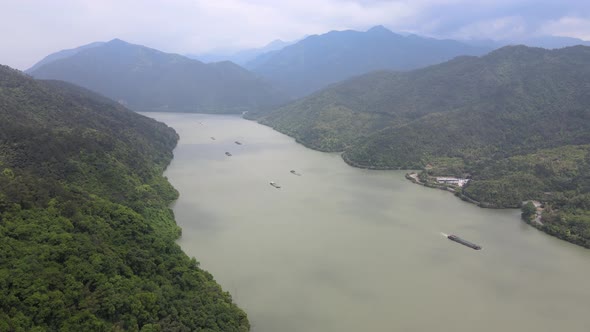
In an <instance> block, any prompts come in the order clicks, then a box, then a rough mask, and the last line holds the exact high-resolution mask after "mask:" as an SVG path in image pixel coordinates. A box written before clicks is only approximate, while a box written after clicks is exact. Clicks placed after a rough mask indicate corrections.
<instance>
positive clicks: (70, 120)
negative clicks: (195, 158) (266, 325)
mask: <svg viewBox="0 0 590 332" xmlns="http://www.w3.org/2000/svg"><path fill="white" fill-rule="evenodd" d="M0 119H1V121H0V330H1V331H123V330H124V331H144V332H145V331H247V330H248V329H249V323H248V320H247V317H246V314H245V313H244V312H243V311H242V310H240V309H239V308H237V307H236V305H235V304H233V302H232V299H231V297H230V295H229V294H228V293H226V292H224V291H222V289H221V288H220V286H219V285H218V284H217V283H216V282H215V281H214V279H213V277H212V276H211V275H210V274H209V273H207V272H206V271H203V270H201V269H200V268H199V267H198V265H199V264H198V262H197V261H196V260H195V259H191V258H189V257H188V256H186V254H184V253H183V252H182V250H181V249H180V247H179V246H178V245H177V244H176V243H175V239H177V237H178V236H179V234H180V229H179V228H178V227H177V226H176V223H175V221H174V216H173V213H172V211H171V210H170V209H169V208H168V206H169V204H170V203H171V202H172V201H173V200H175V199H176V198H177V196H178V193H177V192H176V190H175V189H174V188H172V186H171V185H170V184H169V183H168V181H167V180H166V178H164V177H163V176H162V173H163V170H164V168H165V167H166V166H167V165H168V163H169V162H170V160H171V159H172V149H173V148H174V147H175V145H176V142H177V140H178V136H177V134H176V133H175V132H174V130H173V129H171V128H169V127H167V126H166V125H164V124H162V123H158V122H156V121H155V120H152V119H149V118H146V117H144V116H141V115H138V114H136V113H134V112H132V111H129V110H127V109H125V108H123V107H122V106H120V105H119V104H117V103H115V102H113V101H111V100H109V99H106V98H104V97H101V96H99V95H96V94H95V93H92V92H90V91H87V90H85V89H82V88H79V87H76V86H73V85H71V84H68V83H64V82H58V81H37V80H33V79H31V78H29V77H27V76H25V75H23V74H21V73H20V72H18V71H16V70H13V69H10V68H8V67H5V66H1V67H0Z"/></svg>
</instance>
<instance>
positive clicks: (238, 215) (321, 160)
mask: <svg viewBox="0 0 590 332" xmlns="http://www.w3.org/2000/svg"><path fill="white" fill-rule="evenodd" d="M146 115H148V116H151V117H154V118H156V119H157V120H160V121H162V122H165V123H166V124H168V125H169V126H171V127H173V128H174V129H176V131H177V132H178V133H179V134H180V142H179V145H178V147H177V148H176V150H175V151H174V160H173V161H172V163H171V165H170V167H169V168H168V170H167V171H166V174H165V175H166V176H167V177H168V178H169V180H170V182H171V183H172V184H173V185H174V186H175V187H176V188H177V189H178V190H179V192H180V198H179V200H178V201H177V202H176V204H175V206H174V212H175V214H176V220H177V222H178V224H179V225H180V226H181V227H182V229H183V236H182V238H181V239H180V240H179V243H180V245H181V246H182V248H183V249H184V251H185V252H186V253H187V254H188V255H189V256H194V257H196V258H197V260H198V261H199V262H200V263H201V267H202V268H204V269H206V270H208V271H210V272H211V273H212V274H213V275H214V277H215V278H216V280H217V281H218V282H219V283H220V284H221V285H222V286H223V287H224V289H225V290H227V291H229V292H230V293H231V294H232V296H233V298H234V300H235V301H236V303H238V305H239V306H241V307H242V308H243V309H244V310H245V311H246V312H247V314H248V317H249V319H250V322H251V324H252V331H254V332H271V331H272V332H274V331H282V332H295V331H297V332H300V331H309V332H316V331H317V332H336V331H338V332H347V331H355V332H358V331H455V332H457V331H458V332H461V331H489V332H497V331H535V332H539V331H548V332H549V331H551V332H554V331H559V330H561V331H581V332H582V331H589V330H590V283H589V282H588V280H589V279H588V278H590V250H586V249H583V248H581V247H577V246H575V245H572V244H569V243H567V242H564V241H561V240H558V239H556V238H553V237H550V236H548V235H545V234H544V233H541V232H539V231H537V230H536V229H534V228H532V227H530V226H528V225H526V224H524V223H523V222H521V221H520V220H519V211H517V210H490V209H481V208H478V207H476V206H474V205H471V204H468V203H465V202H462V201H461V200H459V199H457V198H455V197H454V196H453V195H452V194H450V193H447V192H443V191H440V190H433V189H429V188H424V187H421V186H418V185H414V184H412V183H410V182H409V181H408V180H406V179H405V178H404V172H402V171H369V170H363V169H357V168H353V167H350V166H348V165H346V164H345V163H344V162H343V161H342V160H341V158H340V157H339V155H338V154H330V153H322V152H317V151H313V150H310V149H307V148H305V147H303V146H302V145H300V144H297V143H296V142H295V141H294V140H293V139H292V138H290V137H288V136H285V135H283V134H280V133H278V132H276V131H274V130H272V129H271V128H268V127H265V126H262V125H259V124H257V123H255V122H251V121H247V120H243V119H241V118H240V117H236V116H214V115H201V114H170V113H148V114H146ZM211 137H214V138H215V140H213V139H212V138H211ZM236 140H237V141H239V142H241V143H243V144H242V145H237V144H235V143H234V141H236ZM226 151H227V152H230V153H231V154H232V156H229V157H228V156H226V155H225V152H226ZM290 170H296V171H297V172H299V173H300V174H301V176H296V175H293V174H291V173H290ZM270 181H275V182H277V183H278V184H279V185H280V186H281V188H280V189H276V188H274V187H272V186H270V185H269V182H270ZM443 232H444V233H452V234H457V235H459V236H461V237H463V238H465V239H467V240H469V241H472V242H475V243H477V244H480V245H481V246H482V247H483V250H481V251H475V250H472V249H470V248H467V247H465V246H462V245H459V244H457V243H454V242H451V241H449V240H447V239H446V238H445V237H443V235H441V233H443Z"/></svg>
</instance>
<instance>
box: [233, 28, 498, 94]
mask: <svg viewBox="0 0 590 332" xmlns="http://www.w3.org/2000/svg"><path fill="white" fill-rule="evenodd" d="M489 50H491V49H490V48H484V47H477V46H472V45H468V44H465V43H461V42H458V41H454V40H437V39H432V38H424V37H419V36H416V35H409V36H402V35H399V34H395V33H393V32H391V31H389V30H387V29H386V28H384V27H383V26H377V27H374V28H372V29H370V30H368V31H366V32H359V31H353V30H346V31H331V32H328V33H326V34H322V35H314V36H309V37H307V38H305V39H303V40H301V41H299V42H297V43H295V44H293V45H290V46H287V47H285V48H283V49H282V50H280V51H276V52H273V53H271V54H263V55H261V58H260V59H255V60H253V61H251V62H250V63H248V64H246V65H245V67H246V68H248V69H250V70H252V71H254V72H255V73H257V74H259V75H261V76H262V77H265V78H267V79H268V80H270V81H271V82H273V83H275V84H277V85H278V86H279V87H281V88H282V89H284V90H285V91H287V92H289V93H290V94H291V95H292V96H302V95H306V94H309V93H311V92H313V91H315V90H319V89H320V88H323V87H325V86H327V85H329V84H331V83H335V82H338V81H340V80H343V79H346V78H350V77H352V76H356V75H360V74H364V73H367V72H370V71H374V70H381V69H394V70H409V69H415V68H420V67H425V66H427V65H431V64H435V63H440V62H443V61H446V60H449V59H451V58H453V57H456V56H459V55H481V54H484V53H487V52H488V51H489Z"/></svg>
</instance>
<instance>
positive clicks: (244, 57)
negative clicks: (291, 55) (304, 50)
mask: <svg viewBox="0 0 590 332" xmlns="http://www.w3.org/2000/svg"><path fill="white" fill-rule="evenodd" d="M293 43H295V42H286V41H282V40H280V39H277V40H273V41H272V42H270V43H268V44H267V45H265V46H263V47H259V48H251V49H244V50H240V51H236V52H217V53H216V52H210V53H203V54H187V55H186V56H187V57H188V58H191V59H195V60H199V61H202V62H204V63H211V62H220V61H231V62H233V63H235V64H237V65H240V66H244V65H245V64H247V63H248V62H250V61H252V60H254V59H255V58H256V57H258V56H259V55H261V54H265V53H268V52H273V51H277V50H280V49H283V48H285V47H286V46H289V45H291V44H293Z"/></svg>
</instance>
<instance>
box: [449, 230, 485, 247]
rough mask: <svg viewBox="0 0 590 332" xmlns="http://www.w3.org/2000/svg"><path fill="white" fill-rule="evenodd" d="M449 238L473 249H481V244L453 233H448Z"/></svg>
mask: <svg viewBox="0 0 590 332" xmlns="http://www.w3.org/2000/svg"><path fill="white" fill-rule="evenodd" d="M447 239H449V240H451V241H455V242H457V243H460V244H462V245H464V246H466V247H469V248H471V249H475V250H481V246H479V245H477V244H475V243H472V242H469V241H467V240H464V239H462V238H460V237H458V236H457V235H453V234H451V235H447Z"/></svg>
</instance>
